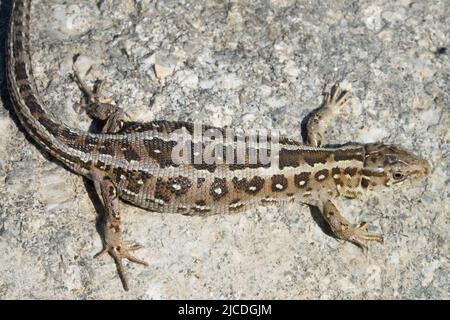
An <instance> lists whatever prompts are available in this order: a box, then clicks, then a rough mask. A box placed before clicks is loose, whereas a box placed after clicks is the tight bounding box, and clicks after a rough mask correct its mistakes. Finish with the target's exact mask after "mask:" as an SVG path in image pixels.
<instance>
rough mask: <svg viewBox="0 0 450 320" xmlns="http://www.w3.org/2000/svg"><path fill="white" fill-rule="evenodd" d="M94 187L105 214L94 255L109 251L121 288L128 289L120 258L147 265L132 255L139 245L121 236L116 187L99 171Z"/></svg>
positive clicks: (97, 255) (95, 176) (95, 177)
mask: <svg viewBox="0 0 450 320" xmlns="http://www.w3.org/2000/svg"><path fill="white" fill-rule="evenodd" d="M94 185H95V189H96V191H97V193H98V195H99V197H100V199H101V201H102V203H103V207H104V210H105V215H104V217H103V221H102V231H103V249H102V250H101V251H100V252H99V253H97V254H96V255H95V257H99V256H101V255H103V254H104V253H109V254H110V256H111V257H112V258H113V259H114V262H115V263H116V266H117V272H118V274H119V277H120V280H121V281H122V285H123V288H124V289H125V290H126V291H128V283H127V279H126V277H125V273H124V270H123V264H122V260H123V259H124V258H125V259H128V260H130V261H132V262H136V263H139V264H143V265H147V263H146V262H145V261H143V260H140V259H138V258H136V257H135V256H133V255H132V252H133V251H136V250H138V249H140V248H141V246H140V245H138V244H134V243H130V242H127V241H124V240H123V238H122V221H121V216H120V211H119V198H118V195H117V190H116V187H115V186H114V183H113V182H112V181H111V179H110V178H109V177H108V176H105V175H103V174H101V173H96V174H94Z"/></svg>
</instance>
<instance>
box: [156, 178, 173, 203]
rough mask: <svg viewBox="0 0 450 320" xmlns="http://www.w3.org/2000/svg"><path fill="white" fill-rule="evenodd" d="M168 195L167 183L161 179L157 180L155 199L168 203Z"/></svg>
mask: <svg viewBox="0 0 450 320" xmlns="http://www.w3.org/2000/svg"><path fill="white" fill-rule="evenodd" d="M170 193H171V192H170V190H169V189H168V188H167V183H166V182H165V181H164V180H163V179H162V178H158V179H157V180H156V184H155V199H160V200H162V201H164V202H165V203H167V202H169V201H170Z"/></svg>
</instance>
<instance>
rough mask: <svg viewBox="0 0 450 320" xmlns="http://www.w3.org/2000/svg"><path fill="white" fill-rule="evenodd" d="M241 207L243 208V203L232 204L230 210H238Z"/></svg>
mask: <svg viewBox="0 0 450 320" xmlns="http://www.w3.org/2000/svg"><path fill="white" fill-rule="evenodd" d="M240 206H242V203H241V202H236V203H232V204H230V208H238V207H240Z"/></svg>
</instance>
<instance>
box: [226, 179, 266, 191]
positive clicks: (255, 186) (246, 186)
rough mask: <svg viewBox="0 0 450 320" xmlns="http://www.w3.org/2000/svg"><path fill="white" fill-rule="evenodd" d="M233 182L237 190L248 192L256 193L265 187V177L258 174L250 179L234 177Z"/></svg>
mask: <svg viewBox="0 0 450 320" xmlns="http://www.w3.org/2000/svg"><path fill="white" fill-rule="evenodd" d="M232 182H233V185H234V188H235V189H236V190H239V191H244V192H246V193H248V194H256V193H258V192H259V191H260V190H261V189H262V188H263V187H264V179H262V178H261V177H258V176H254V177H253V178H252V179H251V180H250V181H248V180H247V178H242V179H238V178H236V177H234V178H233V180H232Z"/></svg>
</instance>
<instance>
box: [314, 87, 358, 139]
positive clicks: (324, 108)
mask: <svg viewBox="0 0 450 320" xmlns="http://www.w3.org/2000/svg"><path fill="white" fill-rule="evenodd" d="M349 96H350V93H349V92H348V91H345V90H344V91H341V89H340V87H339V84H338V83H336V84H335V85H334V86H333V87H332V88H331V92H330V93H328V92H326V93H324V99H323V102H322V105H321V106H320V107H319V108H318V109H316V110H314V111H313V112H312V113H311V114H310V116H309V119H308V121H307V123H306V131H307V132H306V134H307V135H306V142H307V144H308V145H310V146H313V147H320V146H321V145H322V144H323V135H324V132H325V127H326V125H327V124H328V123H329V122H330V121H331V120H332V119H333V118H334V117H335V116H336V115H337V113H338V112H339V111H340V110H341V109H342V107H343V106H345V105H346V104H347V102H348V98H349Z"/></svg>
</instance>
